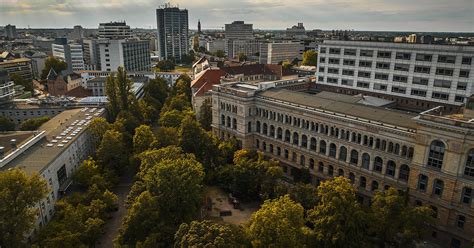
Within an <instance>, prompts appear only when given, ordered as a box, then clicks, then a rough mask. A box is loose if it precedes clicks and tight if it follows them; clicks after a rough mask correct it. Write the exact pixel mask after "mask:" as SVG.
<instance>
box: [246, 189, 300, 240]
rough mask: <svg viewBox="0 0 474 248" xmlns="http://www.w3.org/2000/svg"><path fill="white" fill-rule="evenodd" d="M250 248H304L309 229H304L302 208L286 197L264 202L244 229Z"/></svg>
mask: <svg viewBox="0 0 474 248" xmlns="http://www.w3.org/2000/svg"><path fill="white" fill-rule="evenodd" d="M245 231H246V233H247V235H248V237H249V239H250V241H251V242H252V246H253V247H255V248H259V247H281V248H285V247H304V246H305V239H306V235H307V233H308V232H309V229H308V228H307V227H305V219H304V209H303V207H302V206H301V205H300V204H298V203H296V202H294V201H292V200H291V199H290V197H289V196H288V195H286V196H283V197H280V198H278V199H275V200H266V201H265V202H264V203H263V205H262V207H261V208H260V209H259V210H258V211H257V212H255V213H254V214H253V215H252V217H251V218H250V221H249V223H248V224H247V225H246V227H245Z"/></svg>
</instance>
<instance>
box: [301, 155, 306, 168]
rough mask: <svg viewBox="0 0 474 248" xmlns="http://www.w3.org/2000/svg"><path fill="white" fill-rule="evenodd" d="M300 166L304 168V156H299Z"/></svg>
mask: <svg viewBox="0 0 474 248" xmlns="http://www.w3.org/2000/svg"><path fill="white" fill-rule="evenodd" d="M300 165H301V166H305V165H306V158H305V156H304V155H301V156H300Z"/></svg>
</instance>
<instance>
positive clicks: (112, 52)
mask: <svg viewBox="0 0 474 248" xmlns="http://www.w3.org/2000/svg"><path fill="white" fill-rule="evenodd" d="M98 54H99V56H98V57H97V58H98V59H99V60H100V69H101V70H102V71H116V70H117V68H118V67H119V66H123V67H124V68H125V70H127V71H148V70H150V68H151V57H150V43H149V41H147V40H138V39H125V40H109V39H103V40H98Z"/></svg>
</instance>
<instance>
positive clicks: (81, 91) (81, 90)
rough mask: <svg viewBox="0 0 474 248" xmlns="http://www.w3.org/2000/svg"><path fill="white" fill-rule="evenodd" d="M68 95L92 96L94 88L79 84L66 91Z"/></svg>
mask: <svg viewBox="0 0 474 248" xmlns="http://www.w3.org/2000/svg"><path fill="white" fill-rule="evenodd" d="M66 96H73V97H78V98H84V97H88V96H92V90H89V89H86V88H84V87H82V86H79V87H76V88H74V89H72V90H70V91H68V92H66Z"/></svg>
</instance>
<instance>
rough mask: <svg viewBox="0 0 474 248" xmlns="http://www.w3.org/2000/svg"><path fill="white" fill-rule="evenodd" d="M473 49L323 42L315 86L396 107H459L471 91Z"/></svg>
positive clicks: (405, 44) (399, 44)
mask: <svg viewBox="0 0 474 248" xmlns="http://www.w3.org/2000/svg"><path fill="white" fill-rule="evenodd" d="M473 57H474V47H470V46H454V45H424V44H407V43H388V42H364V41H335V40H326V41H324V43H323V44H321V45H320V47H319V55H318V66H319V69H318V73H317V76H318V80H317V87H319V88H320V89H321V90H326V91H337V92H341V93H345V94H361V93H363V94H367V95H375V96H379V97H383V98H387V99H390V100H395V101H397V102H398V103H399V105H400V107H402V108H406V109H414V110H426V109H429V108H432V107H434V106H438V105H443V106H448V109H451V110H452V109H456V108H459V106H461V105H462V104H464V103H465V102H466V99H467V98H468V97H470V96H471V95H472V94H473V93H474V85H473V82H474V80H473V76H474V63H473Z"/></svg>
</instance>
